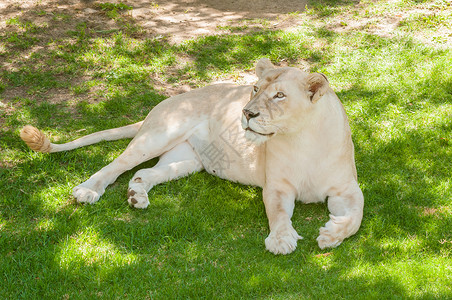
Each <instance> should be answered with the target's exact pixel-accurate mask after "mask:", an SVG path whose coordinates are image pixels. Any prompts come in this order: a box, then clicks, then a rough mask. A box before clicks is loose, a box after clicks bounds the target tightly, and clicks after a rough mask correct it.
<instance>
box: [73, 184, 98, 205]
mask: <svg viewBox="0 0 452 300" xmlns="http://www.w3.org/2000/svg"><path fill="white" fill-rule="evenodd" d="M72 195H73V196H74V197H75V198H76V199H77V202H81V203H82V202H86V203H90V204H93V203H95V202H97V201H98V200H99V198H100V196H101V194H99V193H98V192H96V191H94V190H92V189H89V188H87V187H84V186H81V185H79V186H76V187H75V188H74V189H73V190H72Z"/></svg>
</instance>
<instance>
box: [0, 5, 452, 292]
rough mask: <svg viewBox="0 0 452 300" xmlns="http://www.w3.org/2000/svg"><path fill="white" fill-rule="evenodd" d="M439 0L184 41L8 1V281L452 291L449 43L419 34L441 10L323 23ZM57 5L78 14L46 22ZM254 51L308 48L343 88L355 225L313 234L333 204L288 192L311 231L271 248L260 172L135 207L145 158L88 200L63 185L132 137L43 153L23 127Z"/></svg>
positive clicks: (106, 288)
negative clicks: (388, 22) (355, 187)
mask: <svg viewBox="0 0 452 300" xmlns="http://www.w3.org/2000/svg"><path fill="white" fill-rule="evenodd" d="M442 3H443V2H442V1H433V2H430V1H420V2H419V1H400V2H397V3H391V4H390V3H386V2H381V1H380V2H369V3H367V4H366V3H363V4H362V5H361V6H356V5H354V4H353V2H345V3H343V2H340V3H339V2H338V1H322V2H320V1H319V2H312V3H310V4H309V5H308V9H307V11H306V12H299V13H292V14H290V15H289V16H290V17H291V18H297V17H299V18H301V19H303V18H311V20H312V23H311V24H310V23H308V22H307V23H306V24H305V25H302V26H300V27H298V28H297V29H296V30H291V31H289V32H284V31H270V30H265V29H264V30H263V31H257V32H252V33H246V34H244V35H243V34H235V27H224V28H219V29H221V30H224V29H227V30H230V31H231V33H230V34H224V35H217V36H211V37H202V38H198V39H194V40H189V41H186V42H184V43H182V44H179V45H171V44H170V43H168V41H167V40H166V39H165V38H154V39H150V38H145V37H136V36H135V35H134V32H136V31H133V32H131V31H130V28H131V27H130V26H126V24H125V23H126V22H128V19H127V18H122V17H121V18H119V19H118V18H117V19H118V24H119V25H120V29H119V30H115V31H109V30H104V29H103V28H100V29H99V28H97V27H96V28H92V27H90V26H91V25H90V23H87V22H82V21H77V20H76V17H75V15H64V18H62V17H61V18H56V19H55V20H54V22H56V23H52V24H49V27H46V26H42V25H37V24H34V23H33V22H31V21H24V20H22V19H20V18H13V19H11V20H10V21H9V23H10V24H9V26H10V27H9V29H10V30H9V31H7V32H4V33H0V58H1V59H3V61H4V62H6V63H7V65H9V66H12V67H10V68H4V69H1V70H0V125H1V126H0V149H1V151H0V191H1V193H0V271H1V274H2V275H3V276H2V278H1V279H0V298H2V299H87V298H101V299H123V298H130V299H168V298H182V299H186V298H207V299H214V298H244V299H254V298H258V299H322V298H325V299H336V298H337V299H344V298H358V299H369V298H370V299H387V298H396V299H406V298H416V299H417V298H422V299H433V298H451V297H452V290H451V286H452V259H451V255H452V253H451V251H452V233H451V230H450V229H451V228H452V216H451V213H452V202H451V199H452V189H451V177H452V176H451V171H450V170H451V169H452V51H451V50H450V49H449V48H447V47H444V45H443V44H441V43H435V41H434V40H433V41H430V42H421V41H419V39H418V36H419V35H424V34H427V35H428V33H429V32H430V31H431V30H432V26H446V25H444V24H442V23H441V22H442V21H441V18H434V19H432V18H430V17H427V19H425V20H424V21H425V22H424V23H423V22H420V23H418V22H414V21H415V20H421V19H419V17H416V15H415V14H414V13H413V14H411V15H412V16H414V17H410V19H408V21H407V23H402V24H400V27H399V28H398V31H397V32H398V34H397V35H396V36H394V37H381V36H378V35H376V34H374V33H372V32H368V31H366V29H362V30H355V31H353V32H350V31H345V32H342V33H338V32H336V31H334V30H332V29H331V28H330V27H328V22H329V20H330V18H334V17H338V16H344V13H349V14H350V15H352V16H353V14H354V13H356V12H359V13H360V14H357V15H358V17H356V18H361V16H362V15H364V14H369V15H370V16H374V17H376V18H378V17H380V12H381V11H384V8H386V7H387V6H389V5H390V6H391V7H392V8H394V7H397V8H398V9H407V10H408V9H411V8H413V7H414V8H416V7H422V8H423V7H431V6H434V5H437V6H438V5H439V7H441V16H443V15H444V16H450V14H451V13H452V8H451V7H450V6H444V5H443V4H442ZM338 4H341V5H338ZM112 5H113V4H112ZM118 5H120V4H118ZM322 7H323V8H322ZM102 9H104V10H105V11H115V14H118V15H119V16H122V14H123V11H125V10H128V8H127V7H125V6H124V7H122V6H121V7H120V6H111V7H110V6H108V5H107V6H105V8H102ZM319 10H320V12H319ZM34 14H35V15H38V14H42V13H41V10H40V8H36V11H35V12H34ZM107 17H110V16H107ZM341 18H342V17H341ZM422 20H423V19H422ZM432 22H433V23H432ZM438 22H439V23H438ZM62 23H65V24H73V25H66V26H72V27H71V28H68V30H67V31H66V32H65V34H63V35H62V36H60V37H59V38H49V37H48V36H47V35H45V33H46V31H47V30H50V29H51V28H52V26H59V24H60V25H61V24H62ZM407 24H417V25H416V26H411V25H410V27H409V30H406V28H407V26H408V25H407ZM432 24H433V25H432ZM438 24H439V25H438ZM132 25H133V26H135V27H134V28H136V25H134V24H131V26H132ZM43 33H44V34H43ZM13 37H14V38H13ZM36 45H41V46H42V48H40V50H39V49H38V50H36V51H34V50H33V47H34V46H36ZM1 49H3V50H1ZM261 57H269V58H271V59H272V60H273V61H274V62H276V63H277V62H279V61H281V60H285V61H286V62H288V63H289V65H302V64H303V63H308V64H309V66H310V69H311V70H312V71H319V72H322V73H324V74H326V75H327V76H328V78H329V81H330V84H331V85H332V86H333V88H334V89H335V90H336V91H337V94H338V96H339V97H340V98H341V100H342V101H343V103H344V106H345V108H346V111H347V113H348V116H349V119H350V125H351V128H352V133H353V140H354V143H355V156H356V163H357V168H358V175H359V182H360V185H361V188H362V190H363V193H364V196H365V201H366V202H365V203H366V206H365V211H364V219H363V223H362V227H361V229H360V230H359V231H358V233H357V234H356V235H354V236H353V237H351V238H349V239H347V240H346V241H345V242H344V243H343V244H342V245H341V246H339V247H338V248H335V249H327V250H320V249H319V248H318V247H317V244H316V242H315V238H316V237H317V235H318V229H319V227H321V226H322V225H323V224H324V223H325V222H326V221H327V220H328V210H327V207H326V205H321V204H316V205H303V204H300V203H297V205H296V207H295V212H294V216H293V225H294V227H295V229H297V231H298V232H299V233H300V234H301V235H302V236H303V237H304V240H301V241H299V243H298V248H297V250H296V251H295V252H294V253H292V254H290V255H287V256H274V255H272V254H271V253H269V252H267V251H265V248H264V239H265V237H266V236H267V234H268V226H267V219H266V215H265V211H264V206H263V203H262V196H261V190H260V189H259V188H255V187H249V186H243V185H240V184H236V183H231V182H227V181H224V180H220V179H218V178H215V177H213V176H210V175H208V174H206V173H205V172H200V173H196V174H193V175H191V176H188V177H186V178H182V179H179V180H176V181H172V182H168V183H164V184H161V185H159V186H157V187H155V188H154V189H153V190H151V192H150V194H149V196H150V199H151V203H150V205H149V207H148V208H147V209H146V210H136V209H131V208H129V207H128V205H127V202H126V193H127V183H128V181H129V179H130V178H131V176H132V174H133V173H134V172H136V171H137V170H138V169H139V168H141V167H149V166H151V165H152V164H154V163H155V160H153V161H150V162H147V163H145V164H143V165H142V166H140V167H137V168H135V169H134V170H131V171H129V172H126V173H125V174H124V175H122V176H120V177H119V179H118V180H117V182H116V183H114V184H113V185H111V186H110V187H109V188H108V189H107V191H106V193H105V194H104V195H103V197H102V198H101V200H100V201H99V202H98V203H97V204H95V205H80V204H77V203H75V201H74V199H73V198H72V196H71V190H72V188H73V187H74V186H76V185H78V184H79V183H81V182H83V181H84V180H86V179H87V178H89V176H90V175H92V174H93V173H94V172H96V171H97V170H99V169H100V168H102V167H103V166H105V165H106V164H108V163H109V162H111V161H112V160H113V159H114V158H115V157H117V156H118V155H119V154H120V153H121V151H122V150H123V149H124V148H125V147H126V146H127V143H128V141H126V140H125V141H117V142H108V143H106V142H104V143H100V144H97V145H93V146H90V147H86V148H82V149H77V150H74V151H71V152H65V153H55V154H51V155H45V154H40V153H34V152H32V151H30V150H29V149H28V148H27V147H26V146H25V144H24V143H23V142H22V141H21V140H20V139H19V136H18V134H19V131H20V128H21V127H22V126H24V125H26V124H32V125H35V126H37V127H39V128H41V129H42V130H43V131H44V132H46V133H47V134H48V135H50V136H51V137H52V139H53V140H58V141H60V142H65V141H69V140H73V139H75V138H77V137H80V136H83V135H86V134H88V133H92V132H95V131H98V130H103V129H107V128H112V127H118V126H122V125H126V124H129V123H132V122H136V121H139V120H141V119H143V118H144V117H145V116H146V115H147V113H148V111H149V110H150V109H151V108H152V107H153V106H155V105H156V104H157V103H159V102H160V101H162V100H163V99H164V98H165V97H164V96H163V93H162V92H163V91H162V90H161V89H162V88H161V87H159V88H157V86H158V85H157V84H156V83H164V84H165V85H166V86H170V87H171V86H177V85H179V84H189V85H191V86H192V87H198V86H203V85H207V84H209V83H210V82H212V81H214V80H216V79H218V78H225V77H228V76H234V74H237V72H240V71H241V70H248V69H251V68H252V67H253V65H254V64H255V61H256V60H257V59H259V58H261ZM57 95H58V96H59V97H60V98H57V99H54V97H55V96H57ZM63 96H64V97H63Z"/></svg>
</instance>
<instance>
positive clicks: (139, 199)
mask: <svg viewBox="0 0 452 300" xmlns="http://www.w3.org/2000/svg"><path fill="white" fill-rule="evenodd" d="M127 198H128V199H127V202H129V205H130V206H132V207H135V208H146V207H148V205H149V198H148V193H147V192H146V190H144V189H143V188H139V187H130V188H129V190H128V191H127Z"/></svg>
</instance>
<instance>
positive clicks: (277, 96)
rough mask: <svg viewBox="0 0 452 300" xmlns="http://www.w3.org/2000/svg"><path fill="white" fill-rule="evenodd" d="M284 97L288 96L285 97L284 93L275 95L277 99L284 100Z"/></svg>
mask: <svg viewBox="0 0 452 300" xmlns="http://www.w3.org/2000/svg"><path fill="white" fill-rule="evenodd" d="M284 97H286V95H284V93H283V92H278V93H276V95H275V98H284Z"/></svg>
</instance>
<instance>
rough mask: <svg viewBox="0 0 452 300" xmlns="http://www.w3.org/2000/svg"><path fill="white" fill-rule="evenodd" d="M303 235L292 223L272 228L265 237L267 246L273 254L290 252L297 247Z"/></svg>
mask: <svg viewBox="0 0 452 300" xmlns="http://www.w3.org/2000/svg"><path fill="white" fill-rule="evenodd" d="M301 239H302V237H301V236H299V235H298V233H297V232H296V231H295V229H293V227H292V225H290V224H288V225H284V226H280V227H278V228H276V229H275V230H272V231H271V232H270V234H269V235H268V237H267V238H266V239H265V247H266V248H267V250H268V251H270V252H271V253H273V254H289V253H291V252H293V251H294V250H295V248H297V241H298V240H301Z"/></svg>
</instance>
